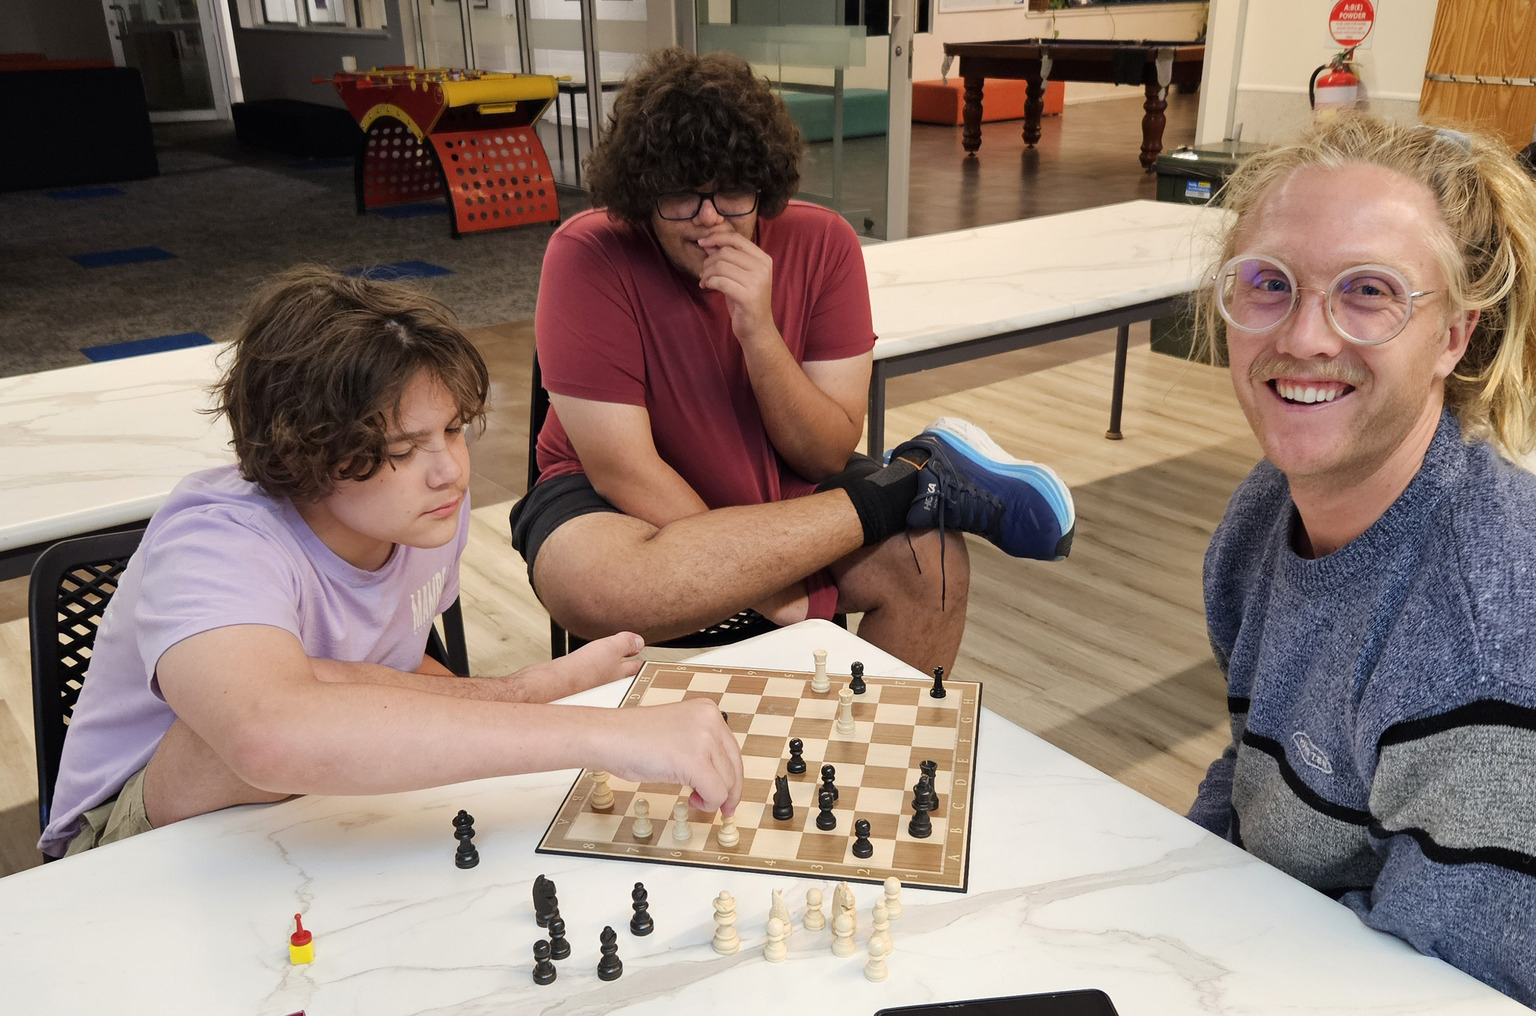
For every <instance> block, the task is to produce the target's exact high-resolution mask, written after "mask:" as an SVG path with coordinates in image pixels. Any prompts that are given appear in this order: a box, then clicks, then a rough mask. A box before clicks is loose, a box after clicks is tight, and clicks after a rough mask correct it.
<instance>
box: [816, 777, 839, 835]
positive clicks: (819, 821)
mask: <svg viewBox="0 0 1536 1016" xmlns="http://www.w3.org/2000/svg"><path fill="white" fill-rule="evenodd" d="M836 800H837V798H835V797H833V796H832V791H830V790H828V789H827V788H826V787H822V788H821V792H820V793H819V794H817V795H816V803H817V804H818V805H820V807H821V813H820V814H819V815H817V816H816V828H817V829H820V830H821V831H823V832H827V831H830V830H832V829H836V828H837V816H836V815H834V814H832V805H833V804H834V803H835V802H836Z"/></svg>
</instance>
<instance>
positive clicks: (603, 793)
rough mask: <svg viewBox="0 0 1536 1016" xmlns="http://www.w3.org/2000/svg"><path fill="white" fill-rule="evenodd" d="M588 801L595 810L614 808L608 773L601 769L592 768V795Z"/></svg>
mask: <svg viewBox="0 0 1536 1016" xmlns="http://www.w3.org/2000/svg"><path fill="white" fill-rule="evenodd" d="M588 803H590V804H591V805H592V810H593V811H612V810H613V791H612V790H611V789H609V787H608V774H607V773H605V772H603V771H602V770H601V769H594V770H592V797H591V798H590V800H589V802H588Z"/></svg>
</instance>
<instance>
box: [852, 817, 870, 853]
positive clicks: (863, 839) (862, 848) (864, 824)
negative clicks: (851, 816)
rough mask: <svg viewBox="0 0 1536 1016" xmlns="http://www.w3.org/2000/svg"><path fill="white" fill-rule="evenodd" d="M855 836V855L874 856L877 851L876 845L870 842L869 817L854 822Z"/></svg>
mask: <svg viewBox="0 0 1536 1016" xmlns="http://www.w3.org/2000/svg"><path fill="white" fill-rule="evenodd" d="M853 836H854V839H853V856H854V857H858V858H865V857H872V856H873V855H874V853H875V845H874V844H873V843H871V842H869V819H867V818H861V819H859V820H858V821H856V822H854V823H853Z"/></svg>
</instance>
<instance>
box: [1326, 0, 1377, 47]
mask: <svg viewBox="0 0 1536 1016" xmlns="http://www.w3.org/2000/svg"><path fill="white" fill-rule="evenodd" d="M1375 24H1376V8H1375V6H1374V5H1372V3H1371V0H1339V2H1338V3H1336V4H1334V5H1333V11H1332V13H1330V14H1329V15H1328V31H1329V33H1330V34H1331V35H1332V36H1333V41H1334V42H1336V43H1338V44H1339V45H1340V46H1344V47H1345V48H1348V47H1350V46H1358V45H1359V44H1360V43H1361V42H1363V41H1365V37H1366V36H1367V35H1370V34H1371V28H1372V27H1373V26H1374V25H1375Z"/></svg>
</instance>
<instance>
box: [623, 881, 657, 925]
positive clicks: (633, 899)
mask: <svg viewBox="0 0 1536 1016" xmlns="http://www.w3.org/2000/svg"><path fill="white" fill-rule="evenodd" d="M629 899H630V906H631V907H633V908H634V911H635V916H634V917H631V918H630V919H629V930H630V931H632V932H633V933H635V934H636V935H640V936H642V937H643V936H645V935H649V934H650V933H651V932H653V931H655V930H656V922H655V921H653V920H651V915H650V909H651V904H650V901H649V899H648V895H647V893H646V891H645V883H644V882H636V883H635V888H634V889H633V890H632V891H631V892H630V894H629Z"/></svg>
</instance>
